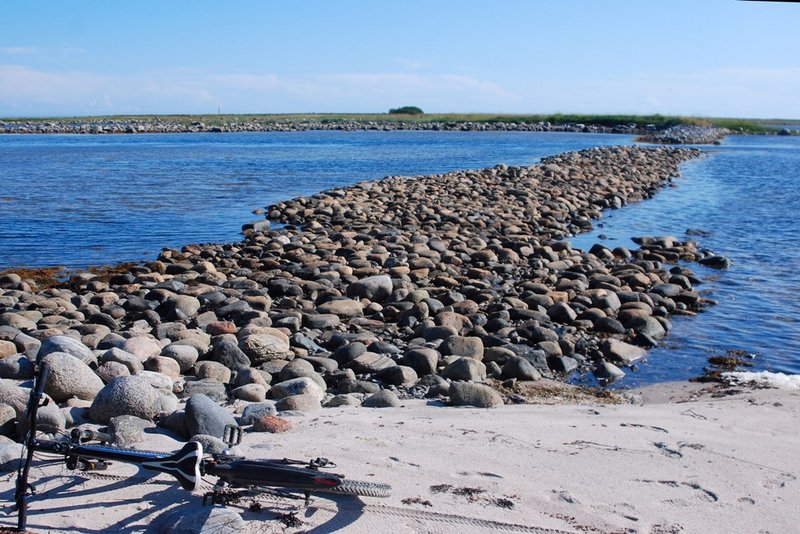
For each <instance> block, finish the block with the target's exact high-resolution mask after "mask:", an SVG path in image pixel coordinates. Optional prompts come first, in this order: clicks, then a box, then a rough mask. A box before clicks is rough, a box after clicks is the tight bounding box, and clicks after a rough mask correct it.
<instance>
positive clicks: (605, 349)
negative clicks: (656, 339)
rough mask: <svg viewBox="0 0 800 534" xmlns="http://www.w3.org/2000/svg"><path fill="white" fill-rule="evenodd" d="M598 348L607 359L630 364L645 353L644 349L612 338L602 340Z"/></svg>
mask: <svg viewBox="0 0 800 534" xmlns="http://www.w3.org/2000/svg"><path fill="white" fill-rule="evenodd" d="M600 350H601V351H602V353H603V355H604V356H605V357H606V358H608V359H609V360H612V361H617V362H621V363H622V364H624V365H630V364H631V363H633V362H635V361H636V360H638V359H640V358H644V357H645V355H647V351H646V350H645V349H643V348H641V347H637V346H636V345H631V344H630V343H625V342H624V341H621V340H619V339H613V338H609V339H605V340H603V341H602V342H601V343H600Z"/></svg>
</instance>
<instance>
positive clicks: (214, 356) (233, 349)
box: [206, 334, 253, 370]
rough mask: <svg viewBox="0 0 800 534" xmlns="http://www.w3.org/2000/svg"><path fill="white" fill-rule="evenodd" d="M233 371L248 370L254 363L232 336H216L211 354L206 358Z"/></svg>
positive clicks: (212, 343) (212, 341)
mask: <svg viewBox="0 0 800 534" xmlns="http://www.w3.org/2000/svg"><path fill="white" fill-rule="evenodd" d="M206 357H207V358H209V359H210V360H212V361H215V362H217V363H221V364H222V365H224V366H225V367H227V368H228V369H231V370H236V369H247V368H248V367H250V365H251V364H252V363H253V362H251V360H250V358H249V357H248V356H247V354H245V353H244V352H243V351H242V349H241V348H240V344H239V341H238V340H237V339H236V336H234V335H232V334H223V335H221V336H215V337H214V338H213V339H212V340H211V352H210V354H209V355H208V356H206Z"/></svg>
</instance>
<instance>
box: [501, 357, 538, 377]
mask: <svg viewBox="0 0 800 534" xmlns="http://www.w3.org/2000/svg"><path fill="white" fill-rule="evenodd" d="M501 376H502V377H503V378H515V379H517V380H530V381H534V380H540V379H541V378H542V375H541V373H540V372H539V371H538V370H537V369H536V368H535V367H534V366H533V364H531V362H529V361H528V360H526V359H525V358H521V357H519V356H510V357H509V358H508V359H507V360H506V362H505V363H504V364H503V367H502V372H501Z"/></svg>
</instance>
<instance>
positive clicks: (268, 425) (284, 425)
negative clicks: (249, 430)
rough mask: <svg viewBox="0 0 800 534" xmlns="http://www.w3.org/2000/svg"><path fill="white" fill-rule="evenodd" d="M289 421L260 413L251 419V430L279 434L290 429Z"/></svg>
mask: <svg viewBox="0 0 800 534" xmlns="http://www.w3.org/2000/svg"><path fill="white" fill-rule="evenodd" d="M292 426H293V425H292V423H291V421H288V420H286V419H283V418H282V417H278V416H275V415H262V416H261V417H257V418H255V419H254V420H253V432H268V433H270V434H281V433H283V432H288V431H289V430H291V429H292Z"/></svg>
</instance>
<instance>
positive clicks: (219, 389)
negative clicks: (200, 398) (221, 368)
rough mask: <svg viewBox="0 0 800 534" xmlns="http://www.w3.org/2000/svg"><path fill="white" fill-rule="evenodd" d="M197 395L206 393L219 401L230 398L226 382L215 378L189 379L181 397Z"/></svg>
mask: <svg viewBox="0 0 800 534" xmlns="http://www.w3.org/2000/svg"><path fill="white" fill-rule="evenodd" d="M195 395H205V396H207V397H209V398H211V399H213V400H215V401H217V402H225V401H227V400H228V391H227V390H226V389H225V384H223V383H222V382H220V381H218V380H214V379H213V378H203V379H200V380H187V381H186V383H185V384H184V385H183V391H182V392H181V393H180V397H181V398H182V399H185V398H189V397H193V396H195Z"/></svg>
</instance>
